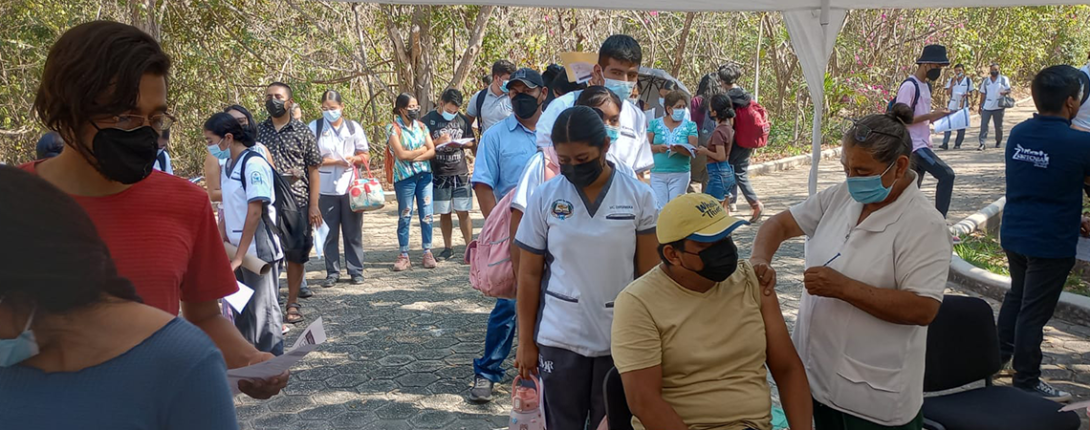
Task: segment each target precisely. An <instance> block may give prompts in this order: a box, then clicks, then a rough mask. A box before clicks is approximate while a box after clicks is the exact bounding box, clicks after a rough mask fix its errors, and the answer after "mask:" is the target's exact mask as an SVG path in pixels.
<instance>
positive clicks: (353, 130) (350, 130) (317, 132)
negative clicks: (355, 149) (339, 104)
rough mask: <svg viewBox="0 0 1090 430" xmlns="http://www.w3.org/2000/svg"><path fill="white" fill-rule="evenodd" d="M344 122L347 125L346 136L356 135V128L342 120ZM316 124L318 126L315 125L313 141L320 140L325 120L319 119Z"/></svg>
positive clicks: (349, 121) (347, 121) (349, 122)
mask: <svg viewBox="0 0 1090 430" xmlns="http://www.w3.org/2000/svg"><path fill="white" fill-rule="evenodd" d="M344 122H345V123H347V124H348V135H349V136H352V135H355V134H356V126H355V125H353V124H352V121H351V120H347V119H346V120H344ZM317 123H318V125H316V126H315V127H314V128H315V129H316V130H314V138H315V139H321V138H322V128H323V127H324V126H325V123H326V121H325V119H319V120H318V121H317Z"/></svg>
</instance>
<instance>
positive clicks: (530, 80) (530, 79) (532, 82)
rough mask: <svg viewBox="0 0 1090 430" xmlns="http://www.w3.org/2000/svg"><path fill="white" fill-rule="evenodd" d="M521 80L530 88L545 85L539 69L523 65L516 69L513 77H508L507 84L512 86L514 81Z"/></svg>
mask: <svg viewBox="0 0 1090 430" xmlns="http://www.w3.org/2000/svg"><path fill="white" fill-rule="evenodd" d="M515 81H521V82H522V83H523V84H525V85H526V86H527V87H529V88H537V87H544V86H545V81H544V80H542V79H541V74H540V73H538V72H537V70H534V69H531V68H527V67H523V68H521V69H518V70H515V73H513V74H511V77H510V78H508V79H507V85H508V86H510V85H511V83H512V82H515Z"/></svg>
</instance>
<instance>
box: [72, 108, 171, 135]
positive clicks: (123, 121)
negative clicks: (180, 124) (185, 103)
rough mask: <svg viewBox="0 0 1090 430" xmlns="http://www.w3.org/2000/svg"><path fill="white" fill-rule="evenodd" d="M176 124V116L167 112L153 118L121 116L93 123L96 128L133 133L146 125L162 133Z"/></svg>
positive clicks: (152, 116)
mask: <svg viewBox="0 0 1090 430" xmlns="http://www.w3.org/2000/svg"><path fill="white" fill-rule="evenodd" d="M174 122H175V120H174V116H173V115H171V114H169V113H165V112H164V113H159V114H155V115H151V116H145V115H131V114H121V115H114V116H112V117H107V118H106V119H103V120H98V121H92V123H93V124H94V125H95V128H116V129H118V130H123V131H132V130H136V129H138V128H140V127H143V126H145V125H146V126H150V127H151V128H153V129H155V131H157V132H160V133H162V132H163V131H165V130H170V127H171V126H172V125H174ZM99 124H101V125H99Z"/></svg>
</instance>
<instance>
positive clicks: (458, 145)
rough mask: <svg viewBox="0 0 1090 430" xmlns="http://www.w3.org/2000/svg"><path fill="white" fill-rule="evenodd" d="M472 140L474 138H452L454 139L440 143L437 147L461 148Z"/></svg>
mask: <svg viewBox="0 0 1090 430" xmlns="http://www.w3.org/2000/svg"><path fill="white" fill-rule="evenodd" d="M472 141H473V138H466V139H457V140H452V141H450V142H447V143H440V144H438V145H435V149H439V148H446V147H452V148H461V147H463V146H466V145H468V144H469V142H472Z"/></svg>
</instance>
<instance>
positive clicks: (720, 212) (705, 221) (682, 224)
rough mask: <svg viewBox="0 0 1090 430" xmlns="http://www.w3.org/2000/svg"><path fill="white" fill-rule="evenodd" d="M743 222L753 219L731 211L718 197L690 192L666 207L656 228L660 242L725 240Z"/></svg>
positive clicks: (660, 214) (746, 223)
mask: <svg viewBox="0 0 1090 430" xmlns="http://www.w3.org/2000/svg"><path fill="white" fill-rule="evenodd" d="M743 225H749V222H746V221H742V220H740V219H738V218H735V217H732V216H729V215H727V211H726V210H724V209H723V205H722V204H720V203H719V201H717V200H715V197H712V196H709V195H707V194H698V193H690V194H683V195H681V196H678V197H677V198H675V199H673V200H671V201H670V202H669V203H667V204H666V206H664V207H663V208H662V212H659V220H658V225H657V226H656V227H655V232H656V235H657V236H658V239H659V243H671V242H677V241H679V240H682V239H689V240H692V241H695V242H704V243H711V242H718V241H720V240H723V238H725V237H727V236H730V234H731V232H733V231H734V229H736V228H738V227H741V226H743Z"/></svg>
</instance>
